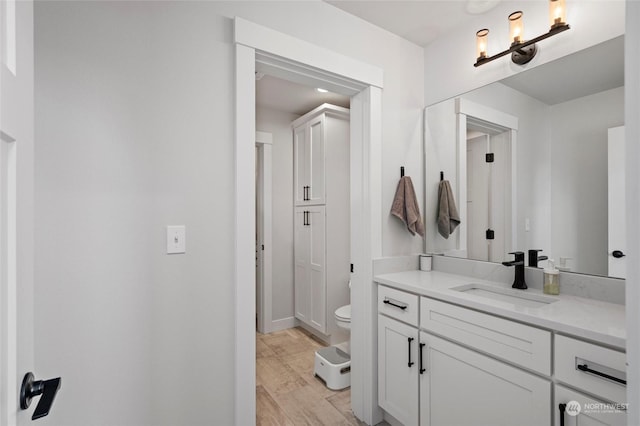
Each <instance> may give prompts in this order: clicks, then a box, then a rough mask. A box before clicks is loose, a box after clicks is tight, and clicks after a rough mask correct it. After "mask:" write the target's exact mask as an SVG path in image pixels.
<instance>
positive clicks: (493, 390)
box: [420, 333, 551, 426]
mask: <svg viewBox="0 0 640 426" xmlns="http://www.w3.org/2000/svg"><path fill="white" fill-rule="evenodd" d="M420 342H421V343H425V344H426V346H424V349H423V353H422V357H423V358H422V360H420V361H421V363H422V364H423V368H424V370H425V371H424V372H423V374H421V375H420V425H421V426H445V425H449V426H454V425H455V426H477V425H492V426H499V425H504V426H513V425H521V426H525V425H531V426H539V425H546V424H549V402H550V401H551V382H549V381H548V380H544V379H542V378H540V377H537V376H534V375H533V374H530V373H527V372H525V371H523V370H520V369H519V368H515V367H512V366H510V365H507V364H505V363H503V362H500V361H498V360H495V359H493V358H490V357H488V356H485V355H481V354H480V353H478V352H475V351H472V350H470V349H466V348H463V347H462V346H459V345H456V344H455V343H451V342H449V341H447V340H444V339H440V338H438V337H435V336H432V335H430V334H427V333H420Z"/></svg>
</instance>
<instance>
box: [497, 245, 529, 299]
mask: <svg viewBox="0 0 640 426" xmlns="http://www.w3.org/2000/svg"><path fill="white" fill-rule="evenodd" d="M509 254H512V255H514V257H515V259H514V260H512V261H510V262H502V264H503V265H504V266H515V267H516V276H515V279H514V280H513V285H512V286H511V287H512V288H517V289H520V290H526V289H527V283H526V282H524V252H522V251H514V252H511V253H509Z"/></svg>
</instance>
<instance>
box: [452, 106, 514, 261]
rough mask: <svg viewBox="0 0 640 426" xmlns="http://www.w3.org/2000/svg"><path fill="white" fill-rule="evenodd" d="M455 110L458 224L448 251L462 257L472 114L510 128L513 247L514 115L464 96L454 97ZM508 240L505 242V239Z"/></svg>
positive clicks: (464, 247) (464, 245)
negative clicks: (468, 142)
mask: <svg viewBox="0 0 640 426" xmlns="http://www.w3.org/2000/svg"><path fill="white" fill-rule="evenodd" d="M455 113H456V124H457V131H456V134H457V141H456V142H457V150H458V174H457V180H458V185H457V192H458V212H459V214H460V219H461V223H460V226H459V229H460V231H459V232H458V233H457V240H456V249H455V250H454V251H452V253H454V252H455V253H457V254H460V255H463V256H465V257H466V255H467V220H466V219H467V118H468V117H473V118H477V119H480V120H482V121H487V122H489V123H493V124H496V125H498V126H500V127H504V128H505V129H510V130H511V137H510V138H509V139H510V145H511V146H510V148H511V215H510V216H511V238H510V240H511V241H510V242H511V247H512V248H513V247H516V246H517V241H516V235H517V232H516V227H517V224H518V220H517V219H518V198H517V188H518V182H517V179H518V173H517V164H518V156H517V154H518V153H517V146H518V145H517V143H516V142H517V137H518V117H515V116H513V115H509V114H506V113H504V112H502V111H498V110H496V109H493V108H490V107H487V106H484V105H481V104H478V103H475V102H472V101H469V100H468V99H462V98H456V100H455ZM506 243H508V241H507V242H506Z"/></svg>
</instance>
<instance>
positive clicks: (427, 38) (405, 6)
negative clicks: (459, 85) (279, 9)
mask: <svg viewBox="0 0 640 426" xmlns="http://www.w3.org/2000/svg"><path fill="white" fill-rule="evenodd" d="M325 1H326V2H327V3H329V4H331V5H333V6H335V7H337V8H339V9H342V10H344V11H345V12H348V13H350V14H352V15H355V16H357V17H359V18H362V19H364V20H365V21H368V22H370V23H372V24H374V25H377V26H378V27H381V28H384V29H386V30H387V31H390V32H392V33H394V34H397V35H399V36H400V37H403V38H405V39H407V40H409V41H411V42H413V43H415V44H417V45H420V46H425V45H427V44H428V43H430V42H431V41H433V40H435V39H436V38H438V37H439V36H441V35H443V34H446V33H447V32H449V31H450V30H451V29H453V28H456V27H459V26H461V25H463V24H465V23H467V22H469V21H471V20H473V19H474V17H475V16H476V15H479V14H482V13H486V12H488V11H489V10H491V9H493V8H494V7H495V6H496V5H498V3H500V0H412V1H406V0H379V1H372V0H355V1H354V0H325Z"/></svg>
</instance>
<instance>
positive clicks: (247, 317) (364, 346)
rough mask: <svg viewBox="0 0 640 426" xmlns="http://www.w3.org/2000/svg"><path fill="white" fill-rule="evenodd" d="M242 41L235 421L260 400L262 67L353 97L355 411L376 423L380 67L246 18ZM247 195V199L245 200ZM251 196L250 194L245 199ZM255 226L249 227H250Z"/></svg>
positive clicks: (251, 417) (238, 27) (240, 24)
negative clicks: (257, 222) (258, 146)
mask: <svg viewBox="0 0 640 426" xmlns="http://www.w3.org/2000/svg"><path fill="white" fill-rule="evenodd" d="M235 41H236V176H235V182H236V193H237V194H238V196H237V198H236V202H235V211H236V212H237V219H236V227H235V230H236V241H237V243H236V250H235V262H236V265H235V282H236V283H237V289H236V318H235V320H236V321H235V323H236V366H235V373H236V380H235V401H236V407H235V414H236V423H238V424H253V423H254V422H255V419H256V402H255V366H254V363H255V355H256V342H255V338H254V334H255V309H254V308H255V307H254V305H253V303H250V304H247V303H246V301H247V300H255V273H254V271H255V268H254V262H255V230H254V229H253V222H254V220H253V217H252V216H253V214H254V212H255V206H254V203H255V196H254V191H255V181H254V173H255V159H254V156H255V140H254V139H255V72H256V64H257V63H258V64H259V66H260V67H265V68H268V69H271V70H274V72H276V73H279V75H280V76H284V75H288V76H290V78H291V79H294V80H296V81H298V82H307V84H310V85H312V86H315V87H318V86H319V85H320V84H321V85H322V86H324V87H325V88H326V89H328V90H330V91H333V92H336V93H341V94H345V95H348V96H351V119H350V122H351V137H350V140H351V146H350V158H351V167H350V178H351V179H350V180H351V184H350V187H351V194H357V195H358V196H357V197H352V199H351V224H352V226H351V262H352V263H353V264H354V272H353V273H352V274H351V280H352V289H351V302H352V329H351V341H352V353H351V359H352V366H353V367H352V376H351V377H352V386H351V390H352V409H353V411H354V414H355V415H356V416H357V417H358V418H359V419H361V420H363V421H365V422H367V423H369V424H375V423H378V422H379V421H380V420H381V419H382V417H381V412H380V411H379V409H378V408H377V404H376V400H377V383H376V380H377V377H376V374H375V371H376V363H377V359H376V357H375V353H373V351H372V350H370V348H372V347H373V343H372V341H371V338H372V336H373V333H374V330H373V324H374V318H375V316H374V312H373V309H372V306H374V303H373V297H374V295H373V290H372V286H371V285H370V283H371V281H372V278H373V277H372V268H371V265H372V259H373V258H374V257H378V256H380V254H381V225H382V219H381V214H382V213H381V211H380V208H379V206H380V205H381V199H380V193H379V191H372V190H371V189H372V188H379V187H380V185H381V170H380V168H381V130H382V128H381V115H382V109H381V106H382V103H381V100H382V97H381V95H382V93H381V88H382V86H383V84H382V81H383V76H382V70H380V69H379V68H377V67H374V66H371V65H369V64H365V63H362V62H360V61H357V60H354V59H352V58H349V57H345V56H343V55H340V54H336V53H334V52H332V51H329V50H327V49H324V48H320V47H318V46H316V45H313V44H311V43H307V42H304V41H302V40H299V39H296V38H294V37H290V36H287V35H285V34H282V33H279V32H276V31H273V30H270V29H268V28H265V27H262V26H260V25H257V24H254V23H251V22H249V21H246V20H243V19H241V18H236V20H235ZM240 194H242V196H241V195H240ZM247 195H249V196H247ZM247 225H249V226H247Z"/></svg>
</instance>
